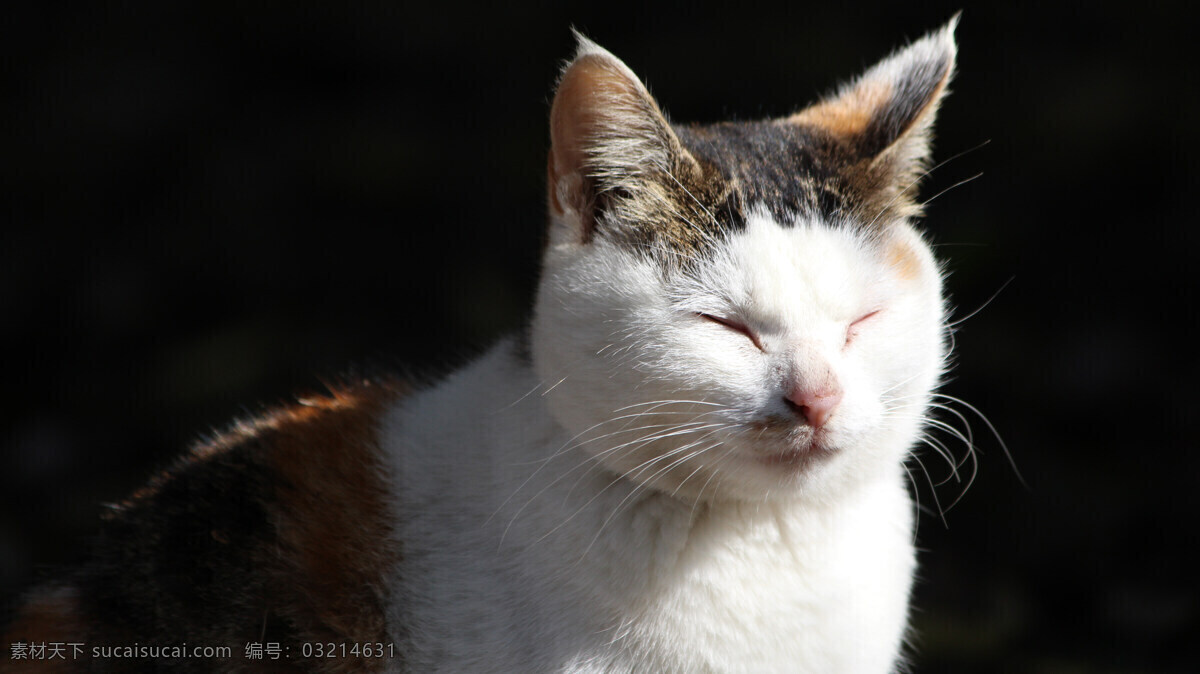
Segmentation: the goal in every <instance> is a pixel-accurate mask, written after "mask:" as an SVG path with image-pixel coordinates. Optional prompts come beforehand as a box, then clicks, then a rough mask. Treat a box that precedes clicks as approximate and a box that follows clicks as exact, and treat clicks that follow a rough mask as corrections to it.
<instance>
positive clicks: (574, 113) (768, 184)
mask: <svg viewBox="0 0 1200 674" xmlns="http://www.w3.org/2000/svg"><path fill="white" fill-rule="evenodd" d="M952 29H953V25H950V26H947V27H946V28H945V29H943V30H942V31H941V32H939V33H936V34H933V35H931V36H929V37H926V38H924V39H923V40H921V41H918V42H917V43H914V44H913V45H912V46H910V47H908V48H907V49H906V50H904V51H902V52H900V53H898V54H897V55H895V56H893V57H891V58H890V59H888V60H885V61H884V62H882V63H881V64H879V65H877V66H876V67H875V68H873V69H871V70H870V71H868V72H867V73H866V74H865V75H863V76H862V77H861V78H860V79H859V80H858V81H856V82H855V83H853V84H852V85H850V86H848V87H846V88H844V89H843V90H842V91H841V92H840V93H839V95H838V96H836V97H834V98H832V99H829V100H827V101H824V102H822V103H819V104H818V105H816V106H813V107H810V108H808V109H806V110H804V111H802V112H800V113H797V114H796V115H793V116H792V117H789V118H786V119H781V120H770V121H767V122H755V123H748V124H719V125H713V126H708V127H682V128H673V127H671V126H670V125H669V124H668V123H667V122H666V120H665V119H664V118H663V116H662V114H661V113H660V112H659V110H658V107H657V105H656V104H655V103H654V101H653V99H652V98H650V96H649V94H648V93H647V92H646V90H645V88H644V87H643V86H642V85H641V83H640V82H639V81H638V80H637V78H636V77H634V76H633V75H632V73H631V72H629V70H628V68H626V67H625V66H624V65H623V64H622V63H621V62H620V61H618V60H616V59H615V57H612V56H611V55H610V54H608V53H607V52H604V51H603V50H601V49H600V48H598V47H596V46H595V45H593V44H591V43H589V42H587V41H586V40H581V42H582V45H581V48H580V53H579V55H578V56H577V57H576V59H575V60H574V62H573V63H572V64H571V65H570V66H569V67H568V68H567V70H566V71H565V73H564V76H563V80H562V82H561V83H560V86H559V91H558V94H557V96H556V99H555V103H554V108H553V111H552V115H551V117H552V118H551V135H552V141H553V148H552V150H551V153H550V168H549V190H550V200H549V201H550V210H551V225H550V227H551V229H550V243H549V246H548V248H547V251H546V254H545V259H544V268H543V277H542V282H541V286H540V289H539V295H538V301H537V306H536V312H535V318H534V322H533V326H532V343H533V349H532V352H533V357H534V364H535V368H536V370H537V373H538V375H539V377H541V378H542V380H543V382H544V384H545V386H546V388H548V389H550V391H549V392H548V393H547V394H546V395H545V396H544V398H545V400H546V401H547V403H548V405H549V407H550V409H551V410H552V412H553V414H554V415H555V417H556V418H557V419H558V421H559V422H560V423H561V424H562V426H564V427H565V428H566V429H567V430H568V431H569V432H570V433H571V434H572V435H574V436H575V438H574V440H573V441H572V447H573V449H577V450H578V451H579V453H580V454H581V456H585V457H587V459H586V460H588V461H591V462H594V463H597V464H599V465H603V466H604V467H606V468H608V469H609V470H610V471H613V472H615V473H616V474H618V475H623V476H627V477H628V478H630V479H632V480H634V481H636V482H638V483H642V484H645V485H647V486H650V487H653V488H656V489H659V490H663V491H666V492H669V493H673V494H677V495H680V496H685V497H688V498H703V499H721V498H736V499H762V498H764V497H770V496H781V497H806V498H813V499H822V498H828V497H832V496H833V495H835V494H836V493H838V492H839V491H840V490H844V489H846V488H848V487H849V485H850V484H852V483H853V482H855V481H856V480H862V479H866V478H868V477H870V476H872V475H876V474H878V473H880V472H881V471H883V470H887V469H888V468H889V467H894V466H898V465H899V463H900V461H901V460H902V459H903V457H904V455H905V453H906V452H907V450H908V448H909V447H910V446H911V445H912V444H913V442H914V441H915V439H916V436H917V434H918V433H919V432H920V425H921V418H922V416H923V414H924V410H925V407H926V405H927V404H928V399H929V393H930V391H931V390H932V389H933V387H934V386H935V385H936V383H937V380H938V377H939V375H940V373H941V371H942V365H943V362H944V360H945V346H944V341H945V340H944V328H943V325H944V321H943V317H944V311H943V302H942V298H941V279H940V274H939V270H938V267H937V265H936V263H935V261H934V259H933V256H932V255H931V254H930V251H929V248H928V247H927V246H926V244H925V243H924V242H923V241H922V240H921V238H920V236H919V235H918V234H917V233H916V232H915V230H913V229H912V227H911V226H910V225H909V224H908V220H907V219H908V217H909V216H910V215H912V214H913V213H915V211H916V207H915V205H914V204H913V202H912V200H911V198H910V196H909V194H908V192H909V191H910V190H909V188H910V187H911V186H912V184H913V183H914V182H915V177H916V176H917V175H918V174H919V172H920V167H921V164H922V162H923V161H924V160H925V158H926V156H927V154H928V141H927V138H928V129H929V125H930V122H931V120H932V116H933V114H934V111H935V110H936V107H937V104H938V101H939V100H940V97H941V96H942V94H943V92H944V88H945V84H946V82H947V80H948V79H949V76H950V72H951V70H952V67H953V58H954V46H953V40H952V36H951V31H952Z"/></svg>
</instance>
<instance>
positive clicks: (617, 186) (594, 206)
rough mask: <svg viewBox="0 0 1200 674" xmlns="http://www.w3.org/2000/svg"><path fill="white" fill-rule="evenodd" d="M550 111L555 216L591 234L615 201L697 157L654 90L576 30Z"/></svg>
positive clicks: (580, 234) (580, 237)
mask: <svg viewBox="0 0 1200 674" xmlns="http://www.w3.org/2000/svg"><path fill="white" fill-rule="evenodd" d="M575 37H576V38H577V39H578V41H579V47H578V50H577V51H576V54H575V58H574V59H573V60H572V61H571V62H570V63H569V64H568V65H567V67H566V68H565V69H564V70H563V74H562V77H561V78H560V79H559V82H558V90H557V92H556V93H555V96H554V104H553V105H552V106H551V109H550V141H551V147H550V156H549V159H548V164H549V165H548V167H547V188H548V190H549V193H550V194H549V201H550V209H551V212H552V215H554V216H558V217H560V218H561V219H562V220H563V221H565V222H567V223H568V224H570V225H572V226H573V227H572V229H573V230H574V231H573V233H572V236H573V237H575V240H576V241H580V242H587V241H589V240H590V239H591V237H592V234H593V231H594V229H595V227H596V222H597V220H598V219H600V218H601V216H602V215H603V213H604V211H605V210H606V209H607V208H608V207H609V206H611V202H612V201H613V200H614V199H618V198H626V197H630V196H633V195H635V194H636V193H637V192H639V187H641V186H643V185H645V184H646V183H647V182H648V179H649V178H650V177H651V176H655V175H662V174H664V173H669V172H670V171H671V169H672V167H673V166H675V165H677V163H678V161H679V160H680V159H681V158H684V157H689V155H688V154H687V152H686V151H685V150H684V149H683V146H682V145H681V144H680V142H679V139H678V137H676V135H675V133H674V132H673V131H672V130H671V126H670V124H668V123H667V120H666V118H665V117H664V116H663V114H662V111H661V110H660V109H659V107H658V104H657V103H655V101H654V98H653V97H651V96H650V92H649V91H647V90H646V87H645V86H644V85H643V84H642V83H641V81H640V80H638V78H637V76H636V75H634V74H633V71H631V70H630V69H629V68H628V67H627V66H626V65H625V64H624V63H622V62H621V61H620V59H618V58H617V57H615V56H613V55H612V54H610V53H609V52H608V51H606V50H605V49H604V48H602V47H600V46H599V45H597V44H596V43H594V42H592V41H591V40H589V39H587V38H585V37H583V36H582V35H580V34H579V33H576V34H575Z"/></svg>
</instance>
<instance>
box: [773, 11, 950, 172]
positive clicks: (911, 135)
mask: <svg viewBox="0 0 1200 674" xmlns="http://www.w3.org/2000/svg"><path fill="white" fill-rule="evenodd" d="M957 25H958V16H957V15H956V16H955V17H954V18H952V19H951V20H950V21H949V22H948V23H947V24H946V25H945V26H943V27H942V28H941V29H939V30H936V31H934V32H932V33H930V34H928V35H926V36H925V37H923V38H921V39H920V40H917V41H916V42H913V43H912V44H911V45H909V46H908V47H905V48H903V49H901V50H899V51H897V52H896V53H895V54H893V55H892V56H890V57H888V58H886V59H884V60H883V61H880V62H879V63H877V64H876V65H875V66H874V67H872V68H871V69H869V70H867V71H866V72H865V73H863V74H862V75H861V76H860V77H859V78H858V79H856V80H854V81H852V82H850V83H849V84H847V85H845V86H843V87H842V88H841V89H840V90H839V91H838V92H837V94H835V95H834V96H832V97H830V98H827V99H825V100H823V101H821V102H820V103H817V104H816V105H813V106H811V107H808V108H806V109H804V110H801V111H800V112H798V113H796V114H794V115H792V116H791V117H788V118H787V119H786V121H787V122H789V123H793V124H798V125H802V126H808V127H817V128H819V129H821V130H823V131H824V132H825V133H827V134H829V135H832V136H833V137H834V138H835V139H837V140H838V141H840V144H841V145H842V147H843V148H844V149H846V150H848V152H849V155H850V159H851V161H852V162H853V163H854V164H855V165H856V168H858V169H859V170H864V171H867V172H868V173H869V174H870V176H869V178H868V182H869V183H871V185H870V187H871V188H872V189H873V190H875V191H884V192H892V193H894V192H895V191H896V190H900V191H904V190H906V189H907V188H908V187H911V186H912V184H913V182H914V181H915V180H916V179H917V177H918V176H919V175H920V173H921V171H922V170H923V169H924V167H925V165H926V162H927V161H928V159H929V140H930V131H931V128H932V125H933V119H934V117H935V116H936V113H937V109H938V105H939V104H940V103H941V100H942V98H943V97H944V96H945V94H946V85H947V84H949V82H950V78H951V76H952V75H953V73H954V61H955V56H956V54H957V48H956V46H955V43H954V29H955V27H956V26H957ZM864 177H866V176H864Z"/></svg>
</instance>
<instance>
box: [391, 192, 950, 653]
mask: <svg viewBox="0 0 1200 674" xmlns="http://www.w3.org/2000/svg"><path fill="white" fill-rule="evenodd" d="M569 225H570V223H562V222H559V223H556V229H558V230H559V231H563V230H566V229H569ZM552 231H554V230H553V229H552ZM889 232H890V236H891V237H893V238H892V239H888V237H887V236H875V237H870V236H866V235H863V234H861V233H858V230H856V229H854V228H851V227H848V226H841V225H840V223H825V222H808V221H801V222H795V223H778V222H775V221H773V220H772V219H771V217H770V216H768V215H767V214H766V213H765V212H758V213H756V214H754V215H753V216H752V217H751V218H750V220H749V222H748V225H747V227H746V228H745V230H744V231H741V232H738V233H736V234H734V235H732V236H731V237H730V239H729V240H728V241H727V242H726V243H724V244H722V245H720V246H719V248H718V250H717V254H716V255H714V256H713V259H712V260H711V261H709V262H706V263H703V264H702V265H701V267H700V270H699V272H698V273H697V275H696V276H695V277H694V278H690V279H685V278H684V277H682V276H680V275H670V274H666V275H664V274H662V273H660V271H659V270H658V269H656V268H655V266H654V265H653V264H652V263H651V262H649V261H647V260H645V259H643V258H640V257H638V256H636V255H633V254H631V253H629V252H628V251H626V250H625V249H623V248H622V247H621V246H620V245H618V244H614V243H612V242H610V241H609V240H608V239H606V238H604V237H600V238H597V239H596V240H594V241H592V242H590V243H587V244H583V243H576V242H573V241H572V240H571V239H570V237H566V236H558V237H554V239H552V241H551V244H550V248H549V250H548V252H547V254H546V258H545V264H544V271H543V280H542V284H541V288H540V291H539V295H538V300H537V306H536V313H535V319H534V322H533V332H532V352H533V361H534V362H533V366H532V367H530V366H529V365H526V364H523V362H522V360H521V359H520V357H519V356H518V349H517V347H516V344H515V341H514V340H506V341H503V342H501V343H500V344H499V345H497V346H496V347H495V348H493V349H492V350H491V351H490V352H488V353H487V354H485V355H484V356H483V357H482V358H480V359H479V360H477V361H476V362H474V363H473V364H471V365H469V366H468V367H466V368H465V369H463V370H461V371H460V372H458V373H456V374H455V375H453V376H451V377H450V378H449V379H447V380H445V381H443V382H442V383H441V384H439V385H438V386H436V387H434V388H433V389H431V390H428V391H426V392H424V393H422V394H419V395H417V396H414V397H413V398H411V399H409V400H407V401H405V402H403V403H401V404H400V405H399V406H398V407H397V408H396V409H395V410H394V411H393V412H392V413H391V414H390V415H389V416H388V417H387V420H386V423H385V426H384V438H385V447H386V449H387V451H388V452H389V453H390V455H391V456H392V457H394V461H395V466H396V475H397V476H398V478H397V479H398V487H397V490H396V512H397V516H398V518H399V520H400V522H401V523H402V527H401V530H400V531H399V536H400V539H401V541H402V545H403V562H402V563H401V564H400V566H399V567H398V568H397V569H396V570H395V577H394V579H393V583H394V586H393V588H392V590H393V593H394V596H395V598H396V601H395V606H394V609H393V612H392V615H390V616H389V619H390V621H391V624H392V625H393V626H394V630H395V632H396V638H397V640H398V641H399V642H400V643H403V644H405V648H406V650H408V652H409V653H410V655H409V659H408V662H407V663H406V666H407V667H409V668H411V669H412V671H421V672H633V671H636V672H813V673H818V672H819V673H822V674H829V673H835V672H887V671H890V670H891V669H892V668H894V667H895V666H896V663H897V658H898V654H899V652H900V647H901V642H902V638H903V635H904V630H905V623H906V613H907V603H908V593H909V586H910V582H911V576H912V571H913V564H914V561H913V547H912V531H911V528H912V522H911V506H910V503H909V498H908V495H907V492H906V489H905V486H904V473H903V467H902V461H903V460H904V458H905V456H906V454H907V452H908V450H909V449H910V447H911V446H912V445H913V443H914V442H915V440H916V437H917V435H918V433H919V432H920V424H921V417H922V416H923V414H924V413H925V407H926V404H927V402H928V397H929V393H930V391H931V390H932V389H933V387H934V386H935V385H936V382H937V379H938V377H939V375H940V373H941V369H942V365H943V361H944V328H943V307H942V300H941V280H940V276H939V272H938V269H937V267H936V264H935V263H934V261H933V258H932V256H931V255H930V254H929V251H928V248H927V247H926V246H925V245H924V244H923V243H922V242H921V241H920V238H919V237H918V235H917V234H916V233H915V232H914V231H913V230H911V229H910V228H909V227H908V225H907V224H905V223H893V224H892V225H890V229H889ZM897 239H902V240H904V241H905V242H907V245H909V246H910V247H911V248H913V249H915V250H916V251H917V252H918V258H919V265H918V266H919V273H918V274H917V275H916V277H915V278H908V277H905V276H903V275H902V273H901V270H898V269H895V268H893V267H892V266H890V265H889V263H888V260H889V257H888V254H887V251H888V247H889V245H890V244H889V241H894V240H897ZM876 310H878V311H879V313H878V314H876V315H875V316H874V317H873V318H871V319H869V320H868V321H865V322H864V323H863V324H862V329H861V331H860V333H859V334H858V335H857V337H855V339H854V340H853V341H852V342H851V343H850V344H849V345H848V346H844V344H845V338H846V329H847V326H848V325H849V324H850V323H851V322H853V321H855V320H856V319H858V318H859V317H861V316H863V315H866V314H868V313H870V312H872V311H876ZM697 312H700V313H706V314H710V315H720V316H722V317H733V318H737V320H739V321H740V322H742V323H744V324H746V325H747V326H749V327H750V328H751V329H752V330H753V331H754V332H755V334H756V335H757V336H758V338H759V341H760V343H761V344H762V347H763V349H762V350H760V349H759V348H758V347H756V346H755V345H754V344H753V343H752V342H751V341H750V340H749V339H748V338H747V337H746V336H744V335H742V334H740V333H738V332H735V331H733V330H729V329H727V328H725V327H722V326H721V325H718V324H716V323H713V322H711V321H707V320H704V319H702V318H700V317H698V316H697ZM822 368H826V369H831V370H832V372H833V373H834V374H835V375H836V376H837V377H838V379H839V381H840V383H841V385H842V387H843V388H844V391H845V397H844V399H843V401H842V403H841V405H840V406H839V407H838V408H837V410H836V411H835V412H834V414H833V416H832V417H831V418H830V420H829V422H828V425H827V426H826V429H825V431H826V435H825V436H824V442H825V444H826V445H828V446H829V447H831V448H832V449H831V450H830V451H829V452H828V456H826V457H825V458H824V459H823V460H820V461H816V462H813V463H811V464H807V465H804V466H802V467H798V466H787V465H769V464H768V463H767V462H765V461H764V459H765V458H767V457H769V456H771V455H772V454H777V453H779V452H783V451H787V450H788V449H789V448H791V449H794V448H795V447H796V446H798V445H797V444H796V443H801V444H802V443H804V442H807V440H809V439H811V434H810V433H809V432H808V431H807V430H806V429H805V428H804V427H799V428H798V429H793V430H792V431H790V432H784V431H780V430H779V426H778V425H776V426H775V427H772V428H768V429H766V430H764V428H763V427H762V426H761V425H758V426H756V425H755V423H756V422H762V421H763V420H767V419H774V420H776V422H780V420H787V419H789V418H790V417H789V416H788V415H789V414H790V413H789V410H788V409H787V407H786V405H785V404H784V403H783V396H784V395H785V394H786V388H787V386H788V385H789V383H790V382H792V381H795V380H796V379H800V380H803V379H804V378H805V377H806V376H813V373H814V372H817V371H819V370H822ZM785 425H786V424H785ZM793 425H794V426H799V425H798V424H793Z"/></svg>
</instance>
